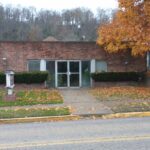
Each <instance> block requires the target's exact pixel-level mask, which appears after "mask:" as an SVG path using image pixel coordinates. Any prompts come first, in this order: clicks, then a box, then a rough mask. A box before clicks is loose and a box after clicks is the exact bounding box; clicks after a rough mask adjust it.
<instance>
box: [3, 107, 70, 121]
mask: <svg viewBox="0 0 150 150" xmlns="http://www.w3.org/2000/svg"><path fill="white" fill-rule="evenodd" d="M69 114H70V109H69V108H68V107H58V108H44V109H42V108H29V109H23V108H19V109H8V110H7V109H5V110H0V119H4V118H25V117H42V116H62V115H69Z"/></svg>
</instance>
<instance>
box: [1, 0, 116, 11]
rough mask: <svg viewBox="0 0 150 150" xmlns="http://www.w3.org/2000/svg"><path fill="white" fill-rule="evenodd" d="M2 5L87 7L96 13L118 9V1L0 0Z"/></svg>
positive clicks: (61, 8)
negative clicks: (99, 9)
mask: <svg viewBox="0 0 150 150" xmlns="http://www.w3.org/2000/svg"><path fill="white" fill-rule="evenodd" d="M0 4H1V5H3V6H5V5H8V4H11V5H12V6H17V5H20V6H21V7H28V6H33V7H35V8H37V9H38V10H39V9H51V10H57V11H61V10H63V9H71V8H76V7H86V8H89V9H91V10H92V11H93V12H96V10H97V8H103V9H110V8H112V9H114V8H117V5H118V3H117V0H0Z"/></svg>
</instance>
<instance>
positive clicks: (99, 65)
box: [96, 60, 107, 72]
mask: <svg viewBox="0 0 150 150" xmlns="http://www.w3.org/2000/svg"><path fill="white" fill-rule="evenodd" d="M96 72H107V63H106V62H105V61H101V60H96Z"/></svg>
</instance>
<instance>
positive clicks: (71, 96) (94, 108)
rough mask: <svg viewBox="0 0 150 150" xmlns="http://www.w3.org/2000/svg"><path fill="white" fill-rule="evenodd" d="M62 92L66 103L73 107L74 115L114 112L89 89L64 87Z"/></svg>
mask: <svg viewBox="0 0 150 150" xmlns="http://www.w3.org/2000/svg"><path fill="white" fill-rule="evenodd" d="M60 93H61V95H62V96H63V98H64V105H66V106H71V107H72V108H73V112H72V114H73V115H92V114H100V115H102V114H110V113H113V112H112V111H111V109H110V108H109V107H107V106H105V105H104V104H103V103H102V102H100V101H98V100H96V98H95V97H94V96H92V95H91V94H90V93H89V92H88V90H87V89H63V90H60Z"/></svg>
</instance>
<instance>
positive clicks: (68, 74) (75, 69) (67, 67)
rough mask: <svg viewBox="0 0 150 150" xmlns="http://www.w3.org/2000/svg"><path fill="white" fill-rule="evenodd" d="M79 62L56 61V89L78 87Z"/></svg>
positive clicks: (79, 79)
mask: <svg viewBox="0 0 150 150" xmlns="http://www.w3.org/2000/svg"><path fill="white" fill-rule="evenodd" d="M80 68H81V63H80V61H57V87H80V85H81V84H80V82H81V77H80V72H81V71H80V70H81V69H80Z"/></svg>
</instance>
